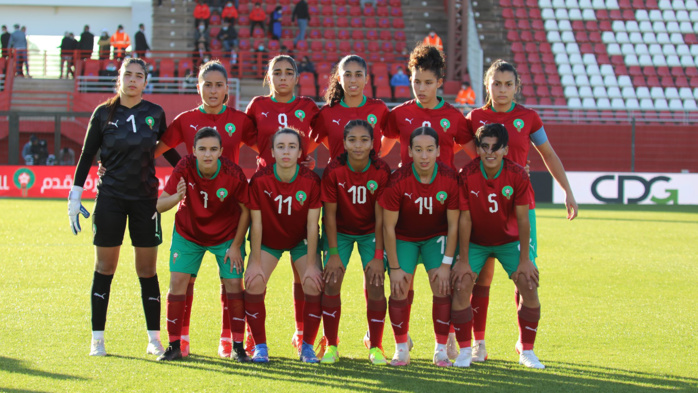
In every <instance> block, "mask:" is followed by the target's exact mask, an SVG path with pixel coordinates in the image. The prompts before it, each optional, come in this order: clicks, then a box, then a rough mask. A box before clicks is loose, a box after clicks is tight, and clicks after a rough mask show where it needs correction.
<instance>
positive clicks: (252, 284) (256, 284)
mask: <svg viewBox="0 0 698 393" xmlns="http://www.w3.org/2000/svg"><path fill="white" fill-rule="evenodd" d="M265 289H266V283H265V282H264V280H263V279H262V276H260V275H256V276H254V277H251V278H250V279H249V281H248V282H247V288H245V291H246V292H248V293H251V294H260V293H264V290H265Z"/></svg>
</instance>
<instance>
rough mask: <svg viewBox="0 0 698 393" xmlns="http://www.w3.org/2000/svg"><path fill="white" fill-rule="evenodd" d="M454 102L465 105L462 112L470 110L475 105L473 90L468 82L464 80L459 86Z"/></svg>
mask: <svg viewBox="0 0 698 393" xmlns="http://www.w3.org/2000/svg"><path fill="white" fill-rule="evenodd" d="M456 104H460V105H465V108H463V113H467V112H470V110H471V109H472V108H473V107H474V106H475V91H473V88H472V87H470V82H467V81H465V82H463V84H462V85H461V86H460V91H459V92H458V95H457V96H456Z"/></svg>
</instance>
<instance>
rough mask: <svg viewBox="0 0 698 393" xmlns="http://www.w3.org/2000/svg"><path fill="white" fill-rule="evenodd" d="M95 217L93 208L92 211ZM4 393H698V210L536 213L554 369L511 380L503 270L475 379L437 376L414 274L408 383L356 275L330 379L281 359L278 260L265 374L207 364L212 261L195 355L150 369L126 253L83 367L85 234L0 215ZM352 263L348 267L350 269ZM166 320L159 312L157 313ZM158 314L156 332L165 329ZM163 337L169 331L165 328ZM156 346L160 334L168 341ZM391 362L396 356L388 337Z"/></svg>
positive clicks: (349, 284) (17, 204)
mask: <svg viewBox="0 0 698 393" xmlns="http://www.w3.org/2000/svg"><path fill="white" fill-rule="evenodd" d="M86 207H87V208H88V209H89V210H91V209H92V207H93V203H91V202H88V203H86ZM0 209H1V210H2V211H3V212H4V213H3V218H2V225H1V226H0V261H1V262H0V263H1V267H0V269H2V270H1V271H2V280H0V296H1V300H0V391H3V392H5V391H7V392H19V391H30V392H33V391H50V392H54V391H55V392H65V391H70V392H73V391H90V392H92V391H110V392H117V391H148V392H151V391H255V392H260V391H274V390H275V391H277V392H284V393H285V392H290V391H320V390H337V391H342V390H345V391H352V390H362V391H375V392H378V391H394V392H404V391H410V392H411V391H414V392H424V391H434V392H442V391H467V389H473V388H476V389H477V388H480V390H485V389H486V390H488V391H521V390H527V391H532V390H534V389H535V390H536V391H539V392H560V391H565V392H567V391H582V392H597V391H601V392H607V391H622V392H625V391H628V392H644V391H647V392H649V391H655V390H679V391H696V390H698V377H697V376H696V375H697V374H698V360H697V359H698V350H697V349H696V339H697V337H696V335H697V333H696V332H698V311H697V310H698V300H697V299H698V264H697V263H696V255H698V209H696V208H691V207H689V208H686V207H679V208H672V207H665V208H656V207H615V206H614V207H608V206H603V207H591V206H583V207H582V213H581V215H580V217H579V218H578V219H577V220H575V221H574V222H571V223H570V222H567V221H566V220H565V219H564V218H563V216H564V211H563V209H562V208H561V207H559V206H540V207H539V208H538V233H539V243H540V246H539V254H540V258H539V260H538V265H539V267H540V269H541V288H540V297H541V303H542V307H543V308H542V310H543V312H542V320H541V324H540V329H539V334H538V340H537V343H536V344H537V345H536V352H537V354H538V356H539V357H540V359H541V360H542V361H543V362H544V363H545V364H546V366H547V367H548V368H547V369H546V370H543V371H533V370H528V369H525V368H523V367H522V366H519V365H518V362H517V360H518V357H517V356H516V354H515V352H514V351H513V346H514V343H515V341H516V338H517V327H516V319H515V311H514V304H513V284H512V283H511V282H510V281H509V280H507V279H506V277H505V275H504V273H503V271H502V269H501V268H498V269H497V273H496V276H495V280H494V283H493V286H492V292H491V296H492V297H491V302H490V305H491V306H490V317H489V324H488V336H487V346H488V350H489V352H490V359H489V360H488V361H487V362H486V363H485V364H475V365H473V366H472V367H471V368H470V369H455V368H454V369H438V368H436V367H435V366H433V365H432V364H431V355H432V350H433V345H434V344H433V343H434V339H433V331H432V323H431V294H430V290H429V287H428V285H427V282H426V281H427V279H426V275H425V274H424V271H423V269H422V270H420V271H418V275H417V281H416V284H415V286H416V288H415V291H416V297H415V304H414V307H413V309H412V319H411V323H410V327H411V329H410V333H411V335H412V337H413V338H414V340H415V343H416V346H415V349H414V350H413V352H412V364H411V365H410V366H408V367H405V368H400V369H394V368H390V367H384V368H376V367H372V366H371V365H370V364H369V362H368V360H367V356H368V351H367V350H366V349H365V348H364V347H363V345H362V342H361V339H362V337H363V335H364V332H365V330H366V327H365V326H366V322H365V305H364V299H363V293H362V289H361V275H360V268H359V266H360V263H359V261H358V259H357V258H356V257H355V258H354V259H353V260H352V263H351V264H350V265H349V269H348V273H347V274H348V276H347V279H346V280H345V284H344V291H343V296H342V300H343V308H342V323H341V326H340V354H341V356H342V360H341V361H340V363H338V364H336V365H333V366H323V365H319V366H318V365H304V364H301V363H300V362H299V361H298V360H297V359H296V356H295V355H294V351H293V350H292V348H291V346H290V338H291V334H292V332H293V312H292V303H291V298H292V296H291V272H290V267H289V265H288V261H287V259H286V258H284V259H283V260H282V263H280V265H279V268H278V269H277V271H276V272H275V273H274V275H273V276H272V278H271V280H270V282H269V290H268V294H267V315H268V318H267V337H268V344H269V348H270V355H271V358H272V362H271V363H270V364H268V365H239V364H235V363H232V362H231V361H229V360H225V359H220V358H219V357H218V356H217V354H216V349H217V342H218V334H219V325H220V322H219V321H220V303H219V300H218V297H219V285H218V283H217V279H216V268H215V263H214V260H213V258H211V257H210V256H209V257H207V258H206V259H205V261H204V266H203V268H202V270H201V272H200V275H199V277H200V278H199V281H198V283H197V287H196V288H197V290H196V298H195V302H194V309H193V310H194V311H193V315H192V327H191V331H192V333H191V339H192V355H191V356H190V357H189V358H188V359H186V360H183V361H181V362H174V363H169V364H160V363H156V362H155V361H154V357H152V356H146V355H145V354H144V352H145V347H146V343H147V340H146V334H145V320H144V317H143V312H142V308H141V303H140V289H139V286H138V281H137V279H136V275H135V272H134V266H133V252H132V249H131V247H130V245H129V244H130V241H129V240H126V242H125V244H127V245H129V246H127V247H124V248H123V249H122V255H121V261H120V262H121V266H120V267H119V269H118V271H117V274H116V276H115V279H114V283H113V286H112V295H111V304H110V307H109V318H108V322H107V331H106V338H107V351H108V352H109V354H110V355H109V356H108V357H106V358H93V357H90V356H87V353H88V350H89V340H90V308H89V290H90V285H91V280H92V271H93V263H94V262H93V258H94V256H93V255H94V251H93V247H92V246H91V236H90V231H89V227H90V225H89V223H88V222H86V221H85V220H83V227H85V228H88V230H87V231H84V232H83V233H81V234H80V236H77V237H76V236H73V235H72V234H71V233H70V230H69V227H68V219H67V217H66V214H65V213H66V202H65V201H26V200H17V199H10V200H0ZM173 217H174V212H168V213H167V214H165V215H164V217H163V223H164V225H163V228H164V232H165V234H164V236H163V238H164V240H165V243H164V245H163V246H162V247H161V252H160V254H159V257H158V264H159V272H160V286H161V289H162V293H163V294H165V293H166V291H167V285H168V279H169V274H168V271H167V258H168V256H169V252H168V250H167V247H168V245H169V241H170V235H171V226H172V222H173ZM355 255H356V254H355ZM163 306H164V303H163ZM164 315H165V314H164V307H163V322H164ZM162 326H163V328H164V327H165V324H164V323H163V324H162ZM163 338H166V333H165V332H164V331H163ZM384 340H385V348H386V352H387V355H388V356H391V354H392V350H393V348H394V347H393V336H392V331H391V329H390V328H389V325H388V326H387V327H386V331H385V338H384Z"/></svg>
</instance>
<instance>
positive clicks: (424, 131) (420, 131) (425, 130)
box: [410, 127, 439, 149]
mask: <svg viewBox="0 0 698 393" xmlns="http://www.w3.org/2000/svg"><path fill="white" fill-rule="evenodd" d="M420 135H428V136H430V137H432V138H434V141H436V147H439V134H438V133H437V132H436V131H434V129H433V128H431V127H419V128H417V129H415V130H414V131H412V134H411V135H410V149H411V148H412V141H413V140H414V138H416V137H418V136H420Z"/></svg>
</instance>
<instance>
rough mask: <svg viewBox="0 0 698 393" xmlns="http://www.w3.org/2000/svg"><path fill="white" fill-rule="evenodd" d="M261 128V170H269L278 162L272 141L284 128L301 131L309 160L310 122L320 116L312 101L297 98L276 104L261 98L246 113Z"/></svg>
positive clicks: (259, 135)
mask: <svg viewBox="0 0 698 393" xmlns="http://www.w3.org/2000/svg"><path fill="white" fill-rule="evenodd" d="M245 112H246V113H247V116H249V117H250V119H252V122H253V123H254V124H255V126H256V128H257V147H258V148H259V157H258V159H257V167H258V168H259V167H263V166H267V165H269V164H273V163H275V162H276V161H275V160H274V157H272V156H271V137H272V136H273V135H274V134H275V133H276V131H278V130H279V128H283V127H293V128H295V129H297V130H298V131H300V133H301V138H302V143H303V155H302V156H301V158H300V159H299V162H300V161H302V160H303V159H305V156H306V154H307V153H306V152H307V147H308V142H309V140H310V139H309V137H308V135H309V134H310V121H311V120H312V119H313V117H314V116H315V115H316V114H317V112H318V107H317V105H315V102H314V101H313V100H311V99H310V98H308V97H295V98H294V99H293V100H292V101H291V102H287V103H284V102H276V101H274V100H273V99H272V98H271V97H268V96H257V97H255V98H253V99H252V101H250V103H249V105H247V109H246V110H245Z"/></svg>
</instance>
